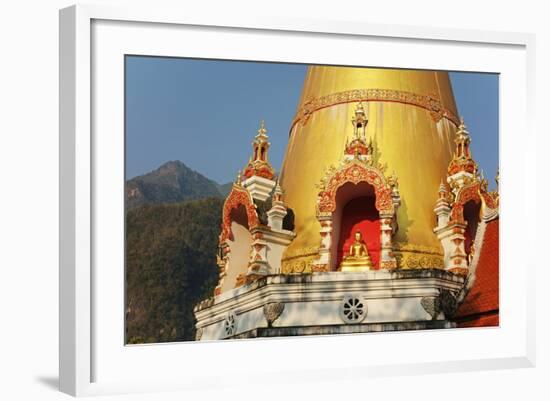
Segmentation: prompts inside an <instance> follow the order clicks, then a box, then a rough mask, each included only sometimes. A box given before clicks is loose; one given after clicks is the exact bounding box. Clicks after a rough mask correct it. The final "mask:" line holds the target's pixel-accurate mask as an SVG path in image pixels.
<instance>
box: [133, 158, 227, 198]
mask: <svg viewBox="0 0 550 401" xmlns="http://www.w3.org/2000/svg"><path fill="white" fill-rule="evenodd" d="M222 188H224V186H221V185H219V184H218V183H216V182H215V181H212V180H210V179H208V178H206V177H205V176H204V175H202V174H200V173H199V172H197V171H195V170H193V169H191V168H189V167H188V166H187V165H185V163H183V162H182V161H180V160H171V161H168V162H166V163H164V164H162V165H161V166H160V167H159V168H157V169H156V170H153V171H151V172H150V173H147V174H143V175H140V176H138V177H135V178H132V179H131V180H128V181H127V182H126V205H127V207H129V208H132V207H136V206H140V205H143V204H160V203H174V202H182V201H186V200H194V199H202V198H209V197H216V198H221V197H223V196H224V195H225V194H224V193H223V191H222V190H221V189H222Z"/></svg>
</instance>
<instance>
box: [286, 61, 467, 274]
mask: <svg viewBox="0 0 550 401" xmlns="http://www.w3.org/2000/svg"><path fill="white" fill-rule="evenodd" d="M372 88H376V89H390V90H395V91H406V92H410V93H416V94H418V95H422V96H426V95H429V96H432V97H434V98H436V99H438V100H439V101H440V103H441V105H442V106H443V107H444V108H445V109H446V110H448V111H450V112H451V113H453V114H454V115H458V113H457V112H456V105H455V102H454V97H453V93H452V90H451V85H450V81H449V78H448V74H447V73H445V72H432V71H407V70H384V69H363V68H343V67H319V66H315V67H310V68H309V69H308V73H307V76H306V80H305V83H304V89H303V92H302V98H301V101H300V104H299V105H298V110H300V109H302V106H303V104H305V103H307V102H308V101H311V99H314V98H319V97H322V96H327V95H330V94H333V93H338V92H345V91H350V90H353V89H372ZM363 104H364V106H365V107H366V110H367V115H368V119H369V122H368V126H367V131H366V136H367V140H368V139H372V140H373V144H374V146H375V151H374V153H375V155H377V156H379V160H380V162H381V163H387V166H388V169H387V172H388V173H389V174H391V173H393V172H394V171H395V174H396V175H397V177H398V179H399V191H400V194H401V206H400V208H399V210H398V215H397V216H398V224H399V230H398V232H397V234H396V236H395V242H396V243H397V245H398V246H401V247H403V246H405V245H413V246H415V247H416V249H422V248H426V249H430V250H434V249H435V250H438V249H440V245H439V241H438V240H437V238H436V236H435V235H434V234H433V231H432V230H433V227H434V224H435V215H434V212H433V208H434V204H435V202H436V200H437V196H438V187H439V183H440V182H441V180H442V179H445V177H446V172H447V167H448V165H449V162H450V160H451V158H452V152H453V149H454V142H453V139H454V133H455V131H456V125H455V124H454V123H453V122H452V120H450V119H448V118H441V119H439V120H438V121H437V122H436V119H434V117H433V115H432V113H431V112H430V111H429V110H428V109H426V108H422V107H419V106H415V105H412V104H403V103H397V102H389V101H368V102H363ZM356 106H357V103H356V102H350V103H342V104H336V105H332V106H330V107H326V108H322V109H319V110H316V111H314V112H313V113H311V115H310V116H309V117H308V119H307V122H306V123H305V124H300V123H297V124H294V125H293V127H292V129H291V132H290V137H289V142H288V146H287V151H286V155H285V160H284V162H283V166H282V170H281V186H282V188H283V190H284V192H285V202H286V203H287V204H288V206H290V207H291V208H292V209H293V210H294V214H295V227H296V234H297V236H296V238H295V239H294V241H293V242H292V243H291V244H290V246H289V247H288V249H287V252H286V253H285V256H284V259H285V260H286V261H287V265H288V264H289V263H290V262H292V263H293V264H296V263H300V262H301V261H305V262H306V263H310V262H311V257H310V253H311V252H310V251H311V249H315V248H316V247H318V246H319V244H320V234H319V230H320V226H319V223H318V221H317V219H316V216H315V212H316V211H315V205H316V200H317V194H318V188H317V187H316V184H317V183H318V182H319V180H320V179H321V177H323V175H324V173H325V172H326V169H327V168H328V167H329V166H331V165H337V164H338V163H339V162H340V160H341V158H342V156H343V153H344V147H345V144H346V139H350V140H351V139H352V135H353V127H352V125H351V124H350V121H351V120H352V118H353V116H354V111H355V108H356ZM432 252H433V251H432ZM415 254H416V253H415ZM302 256H303V257H302ZM405 256H406V255H405V253H403V257H405ZM417 257H418V258H419V259H421V258H422V255H417ZM427 260H431V259H427ZM403 267H406V266H403Z"/></svg>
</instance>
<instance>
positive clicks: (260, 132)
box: [256, 120, 267, 138]
mask: <svg viewBox="0 0 550 401" xmlns="http://www.w3.org/2000/svg"><path fill="white" fill-rule="evenodd" d="M266 133H267V130H266V129H265V121H264V120H260V128H259V129H258V135H256V138H258V137H261V136H265V134H266Z"/></svg>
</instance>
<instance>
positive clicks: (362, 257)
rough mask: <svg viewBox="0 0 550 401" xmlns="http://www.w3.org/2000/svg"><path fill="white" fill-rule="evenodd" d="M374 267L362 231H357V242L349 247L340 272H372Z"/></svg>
mask: <svg viewBox="0 0 550 401" xmlns="http://www.w3.org/2000/svg"><path fill="white" fill-rule="evenodd" d="M373 266H374V265H373V263H372V261H371V259H370V256H369V252H368V250H367V245H366V244H365V241H363V235H362V234H361V232H360V231H357V232H356V233H355V241H354V242H353V244H351V246H350V247H349V252H348V254H347V255H346V256H344V259H343V260H342V263H341V264H340V270H341V271H343V272H358V271H365V270H370V269H372V268H373Z"/></svg>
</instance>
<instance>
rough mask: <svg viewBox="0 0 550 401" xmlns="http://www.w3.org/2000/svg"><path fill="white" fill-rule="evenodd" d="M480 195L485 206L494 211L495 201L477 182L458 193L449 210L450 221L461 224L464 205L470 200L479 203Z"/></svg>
mask: <svg viewBox="0 0 550 401" xmlns="http://www.w3.org/2000/svg"><path fill="white" fill-rule="evenodd" d="M480 193H481V196H482V197H483V200H484V201H485V203H486V204H487V206H488V207H489V208H491V209H496V207H497V204H496V201H495V199H494V198H493V197H492V196H491V194H489V193H487V191H486V190H485V189H483V187H481V185H480V183H479V182H476V183H473V184H470V185H468V186H466V187H464V188H462V189H461V190H460V192H459V193H458V195H457V198H456V201H455V203H454V205H453V207H452V210H451V220H452V221H455V222H461V223H462V222H464V205H465V204H466V203H468V202H469V201H472V200H473V201H475V202H481V198H480V196H479V194H480Z"/></svg>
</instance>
